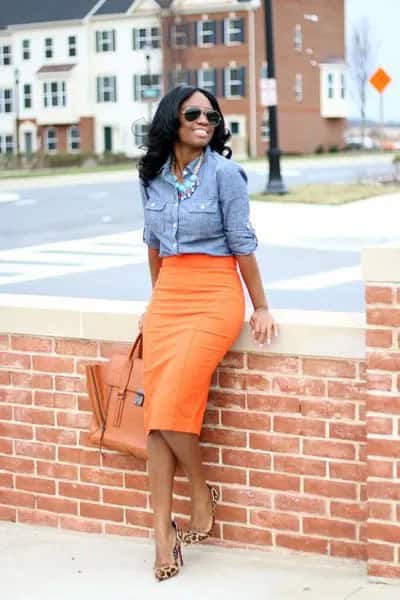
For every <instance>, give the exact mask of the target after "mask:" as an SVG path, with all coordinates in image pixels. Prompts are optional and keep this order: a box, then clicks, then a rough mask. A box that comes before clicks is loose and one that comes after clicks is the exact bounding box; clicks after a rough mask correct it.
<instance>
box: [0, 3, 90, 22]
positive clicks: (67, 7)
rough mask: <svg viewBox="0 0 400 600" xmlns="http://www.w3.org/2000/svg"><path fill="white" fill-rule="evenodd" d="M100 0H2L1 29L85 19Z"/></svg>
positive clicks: (0, 11) (0, 12)
mask: <svg viewBox="0 0 400 600" xmlns="http://www.w3.org/2000/svg"><path fill="white" fill-rule="evenodd" d="M96 4H98V0H67V1H65V2H64V1H62V0H51V1H50V2H40V1H38V0H9V1H7V0H2V1H1V10H0V29H4V28H6V27H8V26H9V25H25V24H27V23H47V22H51V21H70V20H74V19H83V18H84V17H85V16H86V15H87V14H88V12H89V11H90V10H92V9H93V7H94V6H95V5H96Z"/></svg>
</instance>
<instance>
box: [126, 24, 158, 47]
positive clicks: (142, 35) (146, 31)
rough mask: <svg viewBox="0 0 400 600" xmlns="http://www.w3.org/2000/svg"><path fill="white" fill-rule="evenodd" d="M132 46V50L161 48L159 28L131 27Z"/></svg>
mask: <svg viewBox="0 0 400 600" xmlns="http://www.w3.org/2000/svg"><path fill="white" fill-rule="evenodd" d="M132 47H133V49H134V50H143V49H150V48H161V30H160V28H159V27H141V28H139V29H132Z"/></svg>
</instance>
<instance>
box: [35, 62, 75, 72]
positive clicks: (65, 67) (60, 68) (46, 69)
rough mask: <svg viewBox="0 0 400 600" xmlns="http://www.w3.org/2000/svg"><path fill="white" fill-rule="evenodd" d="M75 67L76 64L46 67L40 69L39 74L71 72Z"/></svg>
mask: <svg viewBox="0 0 400 600" xmlns="http://www.w3.org/2000/svg"><path fill="white" fill-rule="evenodd" d="M74 67H75V63H69V64H64V65H44V66H43V67H40V69H38V71H37V72H38V73H59V72H61V71H70V70H71V69H73V68H74Z"/></svg>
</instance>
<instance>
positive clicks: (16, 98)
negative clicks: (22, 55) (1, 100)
mask: <svg viewBox="0 0 400 600" xmlns="http://www.w3.org/2000/svg"><path fill="white" fill-rule="evenodd" d="M14 106H15V148H16V154H17V160H18V157H19V69H18V68H17V67H16V68H15V69H14Z"/></svg>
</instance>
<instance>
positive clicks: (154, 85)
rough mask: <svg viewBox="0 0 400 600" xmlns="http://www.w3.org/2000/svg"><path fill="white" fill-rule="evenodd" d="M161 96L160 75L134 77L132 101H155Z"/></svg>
mask: <svg viewBox="0 0 400 600" xmlns="http://www.w3.org/2000/svg"><path fill="white" fill-rule="evenodd" d="M160 96H161V75H158V74H151V75H149V74H146V75H134V77H133V98H134V100H139V101H141V100H157V99H158V98H159V97H160Z"/></svg>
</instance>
